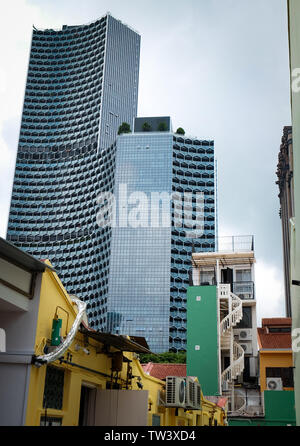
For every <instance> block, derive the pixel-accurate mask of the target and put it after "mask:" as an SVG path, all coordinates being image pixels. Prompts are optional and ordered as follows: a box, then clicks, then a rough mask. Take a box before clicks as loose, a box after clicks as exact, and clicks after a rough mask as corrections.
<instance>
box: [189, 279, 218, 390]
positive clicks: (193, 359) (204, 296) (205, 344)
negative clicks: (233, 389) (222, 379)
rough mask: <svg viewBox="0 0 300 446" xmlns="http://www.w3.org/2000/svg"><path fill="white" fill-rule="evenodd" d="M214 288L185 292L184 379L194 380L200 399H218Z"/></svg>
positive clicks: (196, 287) (215, 291)
mask: <svg viewBox="0 0 300 446" xmlns="http://www.w3.org/2000/svg"><path fill="white" fill-rule="evenodd" d="M217 301H218V300H217V287H216V286H191V287H189V288H188V291H187V333H188V336H187V376H197V378H198V380H199V382H200V383H201V387H202V391H203V394H204V395H219V357H218V355H219V353H218V352H219V349H218V311H217Z"/></svg>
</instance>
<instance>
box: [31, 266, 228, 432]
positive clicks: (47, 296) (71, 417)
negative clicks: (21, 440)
mask: <svg viewBox="0 0 300 446" xmlns="http://www.w3.org/2000/svg"><path fill="white" fill-rule="evenodd" d="M58 306H59V307H62V309H60V308H58ZM75 307H76V306H75ZM75 307H74V305H73V303H72V301H71V299H70V297H69V296H68V294H67V292H66V291H65V289H64V287H63V286H62V283H61V282H60V280H59V278H58V276H57V275H56V274H55V273H53V272H51V271H49V270H46V271H45V272H44V274H43V279H42V287H41V295H40V305H39V315H38V324H37V333H36V342H35V354H36V355H42V354H44V353H43V349H44V346H45V345H46V341H47V340H50V339H51V330H52V321H53V318H54V316H55V314H56V313H57V312H58V315H59V318H61V319H62V320H63V324H62V330H61V335H62V336H66V334H67V332H68V331H69V330H70V327H71V326H72V324H73V322H74V320H75V318H76V314H77V312H76V310H75ZM64 310H66V311H64ZM66 312H67V313H68V315H67V313H66ZM86 342H87V340H86V339H85V338H84V335H83V334H82V333H79V332H78V333H77V334H76V336H75V340H74V341H73V343H72V344H71V346H70V348H69V349H68V353H70V354H72V362H74V363H76V364H79V365H81V366H84V367H87V368H90V369H93V370H96V371H98V372H101V373H102V374H105V375H107V376H101V375H98V374H96V373H94V372H90V371H86V370H82V369H79V368H76V367H73V366H71V365H69V364H64V363H62V364H60V363H59V361H55V362H54V363H52V364H51V365H53V366H55V367H59V368H63V369H64V370H65V385H64V396H63V408H62V410H61V411H57V410H53V409H47V416H48V417H49V416H54V417H55V416H57V417H62V424H63V425H64V426H77V425H78V419H79V407H80V393H81V386H82V383H83V382H85V383H89V384H92V385H94V386H96V387H97V388H99V389H106V383H107V381H110V375H111V358H110V357H109V356H108V355H107V354H106V353H105V354H104V353H99V350H101V348H102V347H103V346H102V344H100V343H99V342H97V341H96V340H93V339H91V338H88V344H87V343H86ZM76 344H79V345H80V346H82V347H85V348H87V349H88V350H89V352H90V354H89V355H87V354H86V353H84V352H83V351H82V350H79V351H76V349H75V345H76ZM97 351H98V353H97ZM112 351H113V349H112ZM115 351H116V350H115ZM124 356H125V357H127V358H128V359H130V360H132V363H131V366H132V368H133V370H132V373H133V375H134V376H140V377H141V380H142V383H143V390H148V403H149V404H148V425H149V426H151V425H152V415H153V414H156V415H160V422H161V426H195V425H197V424H198V425H209V419H212V418H213V417H214V419H216V420H217V422H218V425H224V424H225V414H224V411H223V410H222V409H221V408H219V407H217V406H216V405H215V404H213V403H211V402H209V401H206V400H205V399H204V398H203V396H202V405H203V410H202V411H188V412H184V410H183V409H179V410H178V415H177V416H175V409H173V408H165V407H161V406H159V404H158V391H159V390H163V388H164V382H163V381H160V380H158V379H156V378H153V377H151V376H149V375H146V374H144V371H143V369H142V367H141V364H140V362H139V361H138V359H137V355H135V354H133V353H128V352H127V353H126V352H125V353H124ZM64 357H66V353H65V355H64ZM126 375H127V364H126V363H124V364H123V370H122V372H121V375H120V378H121V381H119V382H122V383H123V385H124V384H125V381H126ZM45 376H46V365H43V366H41V367H36V366H32V368H31V376H30V385H29V394H28V404H27V415H26V425H28V426H38V425H40V418H41V416H44V415H45V409H44V408H43V395H44V384H45ZM122 380H123V381H122ZM132 384H133V385H132V390H138V386H137V379H134V380H133V382H132ZM124 388H125V387H124ZM108 391H109V390H108ZM212 424H214V423H213V422H212Z"/></svg>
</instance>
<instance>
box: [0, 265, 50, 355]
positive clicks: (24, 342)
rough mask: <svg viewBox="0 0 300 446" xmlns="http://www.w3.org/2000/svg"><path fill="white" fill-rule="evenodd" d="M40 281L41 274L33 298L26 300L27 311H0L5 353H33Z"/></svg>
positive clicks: (0, 325)
mask: <svg viewBox="0 0 300 446" xmlns="http://www.w3.org/2000/svg"><path fill="white" fill-rule="evenodd" d="M41 280H42V274H38V276H37V279H36V285H35V290H34V296H33V298H32V299H28V310H27V311H0V327H1V328H3V329H4V330H5V333H6V351H7V352H19V353H25V352H26V353H28V352H31V353H33V352H34V342H35V335H36V325H37V318H38V309H39V302H40V290H41ZM0 362H1V359H0Z"/></svg>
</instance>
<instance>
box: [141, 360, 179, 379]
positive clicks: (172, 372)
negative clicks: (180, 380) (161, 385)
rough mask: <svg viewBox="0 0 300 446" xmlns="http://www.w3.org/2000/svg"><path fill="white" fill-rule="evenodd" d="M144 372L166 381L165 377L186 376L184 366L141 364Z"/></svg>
mask: <svg viewBox="0 0 300 446" xmlns="http://www.w3.org/2000/svg"><path fill="white" fill-rule="evenodd" d="M142 367H143V369H144V372H145V373H147V374H149V375H150V376H153V377H154V378H158V379H166V377H167V376H186V364H157V363H153V362H148V364H142Z"/></svg>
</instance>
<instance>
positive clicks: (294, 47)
mask: <svg viewBox="0 0 300 446" xmlns="http://www.w3.org/2000/svg"><path fill="white" fill-rule="evenodd" d="M288 8H289V10H288V17H289V39H290V68H291V86H292V87H293V83H294V82H295V81H296V82H295V84H294V87H296V88H292V90H291V100H292V126H293V159H294V176H293V178H294V191H295V197H294V203H295V218H294V224H292V226H291V259H290V260H291V280H297V281H300V226H299V225H300V196H299V194H300V91H297V90H298V89H299V88H298V84H299V82H298V81H297V79H298V77H299V68H300V2H299V0H288ZM294 70H298V71H294ZM291 299H292V318H293V329H297V328H298V329H299V328H300V287H299V286H295V285H291ZM294 366H295V372H294V384H295V404H296V413H297V425H298V426H300V352H298V353H296V352H295V354H294Z"/></svg>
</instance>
